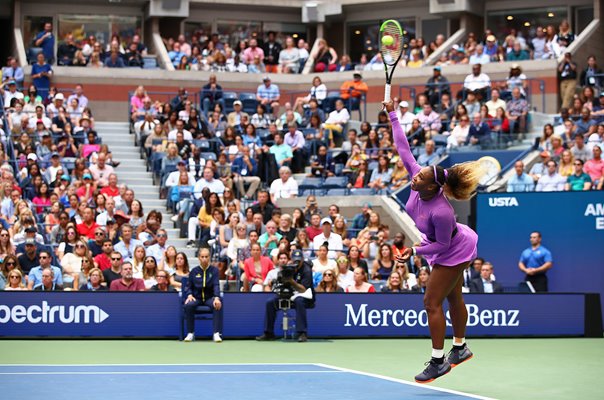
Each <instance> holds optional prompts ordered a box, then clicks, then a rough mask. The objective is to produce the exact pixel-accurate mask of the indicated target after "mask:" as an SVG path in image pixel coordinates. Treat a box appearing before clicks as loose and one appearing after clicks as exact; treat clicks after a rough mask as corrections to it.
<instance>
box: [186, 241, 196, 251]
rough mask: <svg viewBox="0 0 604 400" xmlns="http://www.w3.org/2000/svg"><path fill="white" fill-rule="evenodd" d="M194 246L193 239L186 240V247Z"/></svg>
mask: <svg viewBox="0 0 604 400" xmlns="http://www.w3.org/2000/svg"><path fill="white" fill-rule="evenodd" d="M193 246H195V241H194V240H189V241H188V242H187V249H190V248H191V247H193Z"/></svg>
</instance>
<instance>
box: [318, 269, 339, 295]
mask: <svg viewBox="0 0 604 400" xmlns="http://www.w3.org/2000/svg"><path fill="white" fill-rule="evenodd" d="M313 269H314V268H313ZM315 292H317V293H344V289H343V288H342V287H341V286H340V285H339V282H338V280H337V279H336V271H335V269H333V270H329V269H328V270H326V271H325V272H323V278H322V279H321V282H319V284H318V285H317V287H316V288H315Z"/></svg>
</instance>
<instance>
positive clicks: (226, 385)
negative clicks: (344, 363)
mask: <svg viewBox="0 0 604 400" xmlns="http://www.w3.org/2000/svg"><path fill="white" fill-rule="evenodd" d="M0 376H3V377H4V378H5V379H4V381H5V382H7V384H6V385H5V386H4V390H3V391H4V393H5V394H6V395H8V396H9V398H18V397H19V396H20V395H21V394H22V393H23V389H24V388H27V389H26V392H27V395H28V397H29V396H31V397H38V398H45V399H48V400H59V399H65V398H75V397H77V396H79V395H82V394H83V393H86V397H87V398H88V399H90V400H97V399H98V400H105V399H107V398H131V399H134V398H137V397H142V398H145V399H167V398H170V397H171V396H172V395H173V394H174V387H177V388H181V394H180V395H179V398H181V399H183V400H185V399H198V398H199V397H200V395H201V394H203V397H204V398H237V399H252V400H253V399H258V400H260V399H266V398H269V397H275V396H278V397H283V398H287V399H294V400H295V399H300V400H303V399H309V398H311V397H312V398H314V399H317V400H331V399H334V398H344V399H351V400H356V399H358V400H361V399H366V398H367V397H368V396H369V395H370V393H371V395H372V396H376V398H379V399H383V400H390V399H392V400H394V399H400V398H405V399H421V398H425V397H427V396H429V397H430V398H433V399H443V400H461V399H484V398H485V397H479V396H471V395H466V394H463V393H459V392H456V391H453V390H448V389H441V388H436V387H430V386H425V385H419V384H416V383H411V382H405V381H403V380H398V379H393V378H388V377H383V376H379V375H375V374H368V373H364V372H359V371H354V370H349V369H343V368H338V367H333V366H328V365H324V364H182V365H174V364H170V365H162V364H155V365H150V364H139V365H135V364H128V365H108V364H98V365H23V366H6V365H5V366H0ZM9 377H10V379H6V378H9ZM99 381H102V382H105V383H106V384H107V385H104V387H103V390H100V391H94V390H93V391H91V390H90V388H93V387H95V386H96V385H97V384H98V382H99ZM167 382H169V385H164V383H167ZM227 393H228V394H227ZM279 394H282V395H281V396H279Z"/></svg>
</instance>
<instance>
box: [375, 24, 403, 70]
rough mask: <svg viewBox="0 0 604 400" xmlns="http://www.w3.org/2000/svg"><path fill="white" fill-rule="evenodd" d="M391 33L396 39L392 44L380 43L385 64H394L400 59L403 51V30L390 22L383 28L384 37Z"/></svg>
mask: <svg viewBox="0 0 604 400" xmlns="http://www.w3.org/2000/svg"><path fill="white" fill-rule="evenodd" d="M386 35H389V36H391V37H392V39H394V42H393V43H392V44H391V45H388V46H386V45H384V44H383V43H382V44H380V51H381V53H382V58H383V61H384V63H385V64H388V65H392V64H394V63H395V62H396V60H398V58H399V56H400V55H401V52H402V51H403V38H402V32H401V31H400V29H399V28H398V26H396V25H395V24H388V25H386V26H385V27H384V29H383V30H382V37H384V36H386Z"/></svg>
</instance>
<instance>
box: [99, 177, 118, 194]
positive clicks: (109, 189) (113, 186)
mask: <svg viewBox="0 0 604 400" xmlns="http://www.w3.org/2000/svg"><path fill="white" fill-rule="evenodd" d="M107 180H108V181H109V185H108V186H105V187H104V188H103V189H101V193H102V194H104V195H105V197H117V196H119V195H120V190H119V188H118V187H117V175H116V174H109V178H107Z"/></svg>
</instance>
